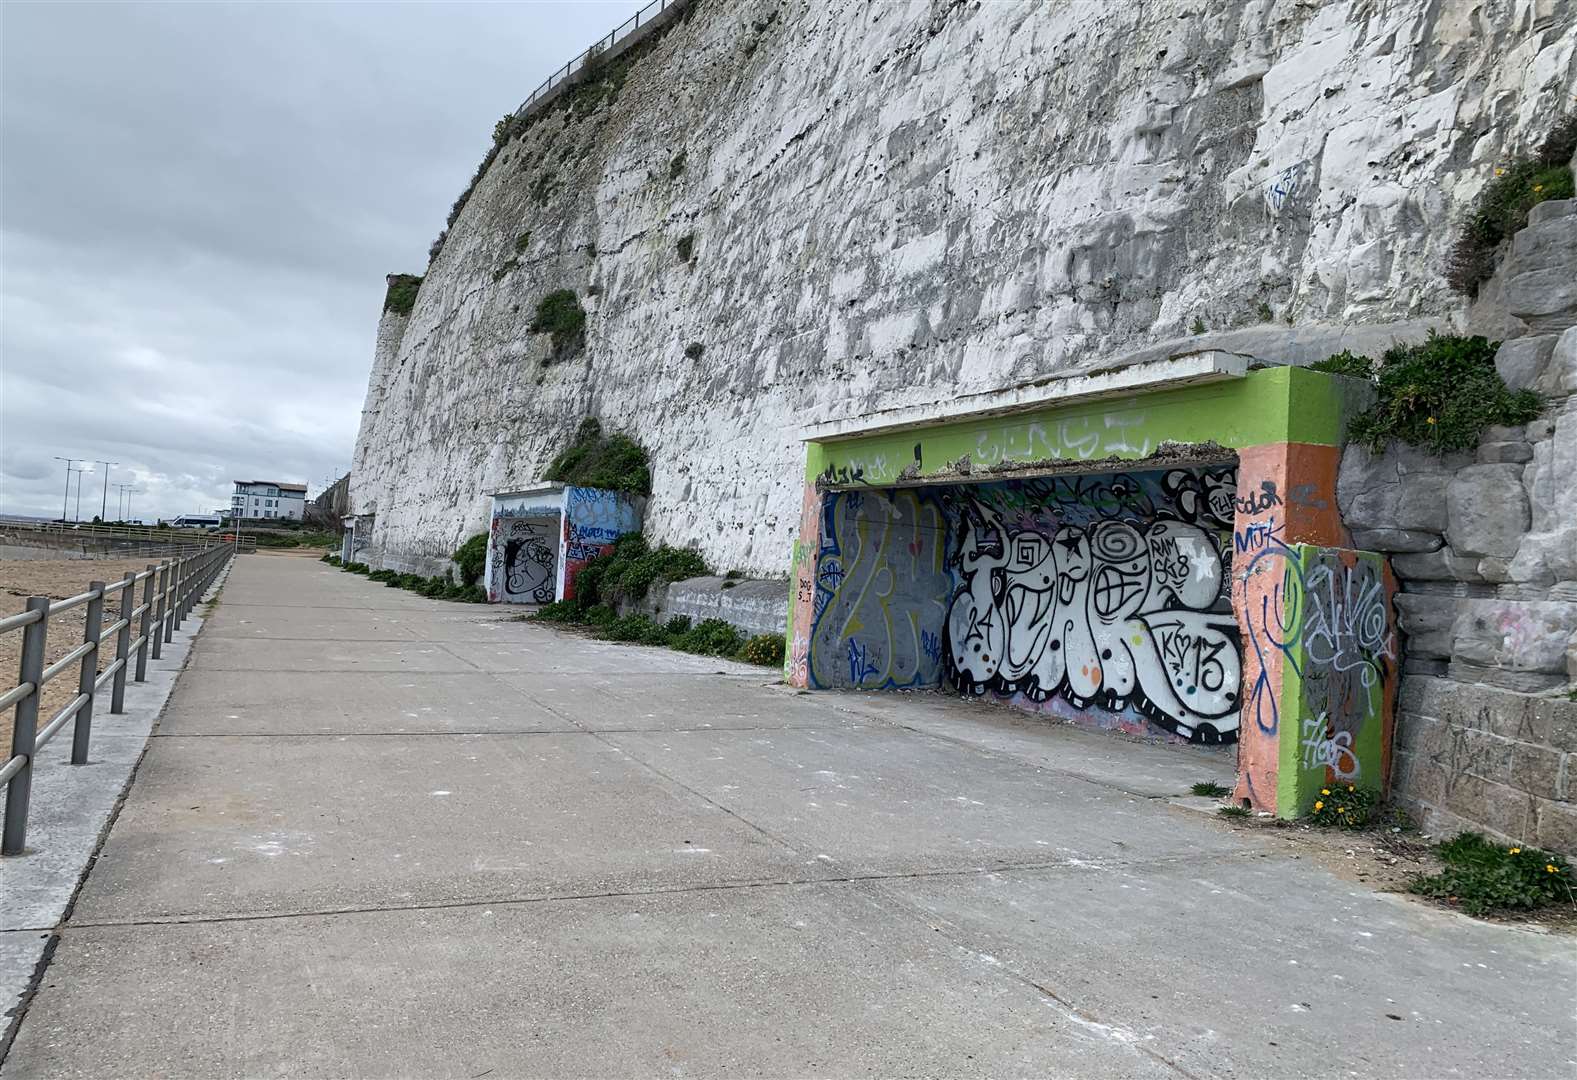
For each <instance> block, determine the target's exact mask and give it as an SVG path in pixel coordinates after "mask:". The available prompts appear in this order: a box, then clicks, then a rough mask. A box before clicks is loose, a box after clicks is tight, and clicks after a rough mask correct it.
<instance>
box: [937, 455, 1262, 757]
mask: <svg viewBox="0 0 1577 1080" xmlns="http://www.w3.org/2000/svg"><path fill="white" fill-rule="evenodd" d="M960 490H961V494H960V495H959V496H958V497H957V506H958V513H957V518H958V534H957V535H958V540H957V544H956V549H955V551H954V553H953V555H952V557H951V559H950V561H951V563H952V564H953V565H954V566H956V568H957V571H958V573H959V575H960V582H959V585H958V587H957V590H956V592H955V594H954V596H953V599H952V601H951V603H950V605H949V608H948V615H947V621H946V623H945V634H946V642H945V650H944V653H945V659H946V663H947V674H948V677H949V680H950V681H951V682H952V683H953V684H954V685H955V686H956V687H958V688H959V689H960V690H963V691H966V692H970V693H984V692H986V691H987V690H990V691H993V692H996V693H998V694H1022V695H1024V696H1025V697H1026V698H1028V699H1029V700H1031V701H1046V700H1049V699H1050V698H1052V697H1054V696H1059V697H1062V698H1064V699H1066V700H1067V701H1068V702H1069V703H1070V704H1072V705H1073V706H1075V707H1076V708H1081V709H1082V708H1087V707H1089V706H1091V705H1096V706H1099V707H1101V708H1103V709H1107V710H1112V711H1116V710H1119V709H1124V708H1127V707H1129V706H1132V707H1134V708H1135V709H1137V710H1138V711H1139V712H1140V713H1141V714H1142V715H1144V716H1145V717H1146V718H1147V719H1149V720H1150V721H1151V722H1152V723H1154V724H1156V725H1157V726H1159V727H1161V728H1164V729H1165V730H1167V731H1170V732H1173V733H1174V734H1176V735H1178V736H1180V737H1182V738H1185V739H1189V740H1191V741H1195V742H1204V743H1219V742H1231V741H1234V740H1235V739H1236V737H1237V729H1238V714H1239V705H1240V703H1239V700H1238V697H1239V693H1240V683H1241V675H1242V672H1241V657H1240V653H1239V645H1238V634H1237V623H1236V620H1235V618H1234V616H1233V615H1232V613H1231V611H1230V606H1229V604H1228V602H1227V597H1226V593H1225V589H1224V585H1225V584H1226V581H1227V574H1226V569H1225V560H1226V559H1228V558H1229V557H1230V556H1229V552H1227V551H1225V550H1224V549H1223V545H1222V544H1221V543H1220V541H1219V539H1218V537H1219V536H1220V535H1221V534H1222V532H1223V530H1224V529H1226V528H1228V527H1229V526H1230V522H1231V518H1232V509H1233V502H1234V500H1235V498H1236V493H1235V491H1234V485H1233V481H1232V470H1231V469H1217V470H1207V471H1203V472H1196V471H1190V470H1172V471H1170V472H1167V473H1144V474H1131V475H1130V474H1122V475H1117V476H1112V477H1099V478H1097V477H1078V478H1073V479H1057V480H1042V481H1024V482H1011V483H1009V484H1007V485H990V486H987V487H983V488H981V489H978V492H975V491H968V489H960ZM962 492H967V493H962Z"/></svg>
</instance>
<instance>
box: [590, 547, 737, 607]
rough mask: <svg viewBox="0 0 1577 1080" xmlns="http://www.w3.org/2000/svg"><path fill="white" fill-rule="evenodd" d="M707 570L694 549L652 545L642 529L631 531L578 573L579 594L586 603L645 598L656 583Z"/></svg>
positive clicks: (632, 600)
mask: <svg viewBox="0 0 1577 1080" xmlns="http://www.w3.org/2000/svg"><path fill="white" fill-rule="evenodd" d="M706 572H707V569H706V562H705V561H704V560H703V559H702V558H701V556H700V555H699V554H697V553H696V552H694V551H690V550H687V549H681V548H671V547H669V546H668V545H666V544H664V545H662V546H661V547H658V548H655V549H653V548H650V547H648V546H647V544H646V540H645V539H644V538H643V537H642V536H641V534H640V533H627V534H625V535H624V536H621V537H619V538H618V539H617V540H615V541H614V543H613V550H612V551H609V552H607V553H605V554H602V555H599V556H597V557H596V558H595V559H592V560H590V561H589V562H587V563H586V565H585V566H583V567H581V570H580V573H578V574H576V575H575V595H576V597H577V598H578V599H579V600H580V601H581V602H582V603H586V604H595V603H599V602H602V603H631V602H634V601H637V600H643V599H645V597H646V594H647V593H648V592H650V591H651V587H652V586H653V585H655V584H667V583H668V582H670V581H683V580H684V579H685V578H691V577H700V576H702V575H703V574H705V573H706Z"/></svg>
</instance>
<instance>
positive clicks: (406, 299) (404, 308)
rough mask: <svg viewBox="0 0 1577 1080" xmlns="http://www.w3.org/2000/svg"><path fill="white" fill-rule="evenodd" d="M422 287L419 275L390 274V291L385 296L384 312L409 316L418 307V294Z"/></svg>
mask: <svg viewBox="0 0 1577 1080" xmlns="http://www.w3.org/2000/svg"><path fill="white" fill-rule="evenodd" d="M421 287H422V279H421V277H420V275H417V274H390V275H389V291H388V292H386V293H384V294H383V310H384V311H385V312H390V311H392V312H394V313H395V314H396V315H409V314H410V313H411V309H412V308H413V307H415V306H416V294H417V292H418V291H420V289H421Z"/></svg>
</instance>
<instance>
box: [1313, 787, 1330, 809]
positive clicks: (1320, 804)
mask: <svg viewBox="0 0 1577 1080" xmlns="http://www.w3.org/2000/svg"><path fill="white" fill-rule="evenodd" d="M1325 794H1327V795H1329V794H1330V792H1328V791H1327V792H1326V793H1325ZM1314 809H1316V810H1324V809H1325V801H1324V800H1323V799H1315V800H1314Z"/></svg>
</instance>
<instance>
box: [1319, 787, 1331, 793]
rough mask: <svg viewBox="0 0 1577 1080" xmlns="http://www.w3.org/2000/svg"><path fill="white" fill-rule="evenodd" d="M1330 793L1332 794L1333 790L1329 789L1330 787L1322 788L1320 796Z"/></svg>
mask: <svg viewBox="0 0 1577 1080" xmlns="http://www.w3.org/2000/svg"><path fill="white" fill-rule="evenodd" d="M1330 793H1331V789H1330V788H1328V787H1322V788H1320V794H1321V795H1329V794H1330Z"/></svg>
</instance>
